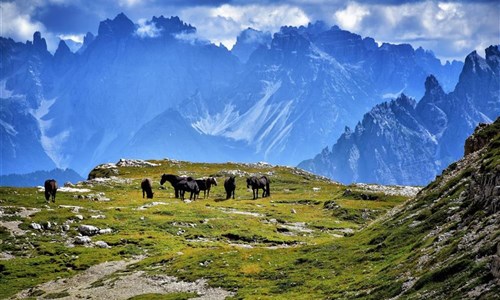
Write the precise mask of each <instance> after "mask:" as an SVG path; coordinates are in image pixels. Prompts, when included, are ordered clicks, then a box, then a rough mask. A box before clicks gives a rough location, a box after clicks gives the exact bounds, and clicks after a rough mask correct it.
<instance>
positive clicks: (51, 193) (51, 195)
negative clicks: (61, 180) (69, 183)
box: [45, 179, 57, 202]
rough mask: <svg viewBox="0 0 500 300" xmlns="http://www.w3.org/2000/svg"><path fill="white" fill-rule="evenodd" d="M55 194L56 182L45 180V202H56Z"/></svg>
mask: <svg viewBox="0 0 500 300" xmlns="http://www.w3.org/2000/svg"><path fill="white" fill-rule="evenodd" d="M56 192H57V181H55V180H54V179H47V180H45V200H47V202H49V199H52V202H56Z"/></svg>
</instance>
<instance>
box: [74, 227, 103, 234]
mask: <svg viewBox="0 0 500 300" xmlns="http://www.w3.org/2000/svg"><path fill="white" fill-rule="evenodd" d="M78 232H80V233H81V234H82V235H95V234H97V233H99V228H97V227H95V226H92V225H80V226H78Z"/></svg>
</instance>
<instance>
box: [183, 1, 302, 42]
mask: <svg viewBox="0 0 500 300" xmlns="http://www.w3.org/2000/svg"><path fill="white" fill-rule="evenodd" d="M180 17H181V19H182V20H184V21H185V22H187V23H190V24H192V25H194V26H195V27H196V29H197V34H198V36H199V37H200V38H202V39H207V40H210V41H212V42H213V43H216V44H218V43H222V44H224V45H225V46H226V47H228V48H229V49H231V48H232V46H233V45H234V43H235V42H236V37H237V36H238V34H239V33H240V32H241V31H242V30H244V29H246V28H248V27H252V28H254V29H257V30H262V31H270V32H277V31H279V28H280V27H281V26H283V25H291V26H299V25H306V24H307V23H308V22H309V21H310V20H309V18H308V16H307V15H306V14H305V13H304V12H303V11H302V10H301V9H300V8H298V7H295V6H290V5H267V6H265V5H246V6H234V5H229V4H224V5H221V6H218V7H191V8H186V9H184V10H182V11H181V12H180Z"/></svg>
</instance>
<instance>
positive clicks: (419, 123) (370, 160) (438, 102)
mask: <svg viewBox="0 0 500 300" xmlns="http://www.w3.org/2000/svg"><path fill="white" fill-rule="evenodd" d="M499 63H500V51H499V47H498V46H490V47H489V48H487V49H486V58H482V57H480V56H479V55H477V53H476V52H473V53H471V54H470V55H468V56H467V58H466V60H465V65H464V68H463V70H462V73H461V75H460V79H459V82H458V84H457V86H456V88H455V90H454V91H453V92H451V93H446V92H444V90H443V88H442V87H441V85H440V84H439V82H438V80H437V79H436V78H435V77H434V76H429V77H428V78H427V79H426V81H425V94H424V96H423V97H422V99H421V100H420V101H419V102H418V103H416V101H415V100H413V99H412V98H410V97H408V96H406V95H404V94H402V95H401V96H399V97H398V98H397V99H395V100H392V101H391V102H386V103H383V104H380V105H377V106H375V107H374V108H373V109H372V110H371V111H370V112H369V113H367V114H366V115H365V116H364V117H363V120H362V121H361V122H359V123H358V124H357V125H356V127H355V129H354V130H352V129H350V128H346V129H345V132H344V134H342V135H341V136H340V138H339V139H338V140H337V142H336V144H335V145H333V146H332V148H331V149H328V148H325V149H324V150H323V151H322V152H321V153H320V154H318V155H317V156H316V157H315V158H314V159H311V160H307V161H304V162H302V163H301V164H300V165H299V166H300V167H302V168H304V169H306V170H309V171H313V172H315V173H318V174H322V175H325V176H328V177H330V178H333V179H335V180H339V181H341V182H344V183H350V182H377V183H383V184H407V185H424V184H426V183H428V182H430V181H431V180H432V179H433V178H434V177H435V176H436V175H437V174H439V173H440V172H441V170H442V169H443V168H444V167H445V166H447V165H448V164H450V163H451V162H453V161H455V160H457V159H458V158H459V157H461V155H462V149H463V143H464V141H465V139H466V138H467V136H468V135H470V134H471V133H472V132H473V130H474V127H475V126H476V125H477V124H479V123H481V122H487V123H490V122H492V121H493V120H495V119H496V118H497V117H498V116H500V89H499V87H500V67H499Z"/></svg>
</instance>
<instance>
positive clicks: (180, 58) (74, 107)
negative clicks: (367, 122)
mask: <svg viewBox="0 0 500 300" xmlns="http://www.w3.org/2000/svg"><path fill="white" fill-rule="evenodd" d="M195 32H196V28H194V27H193V26H191V25H189V24H186V23H184V22H182V21H181V20H180V19H179V18H178V17H170V18H165V17H163V16H160V17H153V18H152V19H150V20H148V21H146V22H143V23H141V24H134V23H133V22H132V21H131V20H130V19H128V18H127V17H126V16H125V15H124V14H119V15H117V16H116V17H115V18H114V19H112V20H111V19H107V20H105V21H103V22H101V23H100V26H99V29H98V33H97V35H96V36H94V35H93V34H91V33H88V34H87V35H86V36H85V38H84V42H83V45H82V46H81V48H80V49H79V50H78V51H77V52H76V53H75V52H72V51H71V50H70V48H69V47H68V45H67V44H66V42H64V41H61V42H60V44H59V46H58V48H57V50H56V52H55V53H54V55H52V54H50V53H49V52H48V51H47V47H46V42H45V40H44V39H43V38H42V36H41V35H40V33H35V35H34V39H33V42H27V43H25V44H24V43H15V42H14V41H13V40H11V39H6V38H0V47H1V49H2V51H1V62H2V63H1V65H0V71H1V73H0V88H1V91H2V93H1V94H0V97H2V98H4V99H5V100H7V101H2V103H1V112H2V114H1V115H0V120H1V122H2V123H1V125H2V127H1V128H0V129H1V130H3V132H5V133H3V134H2V142H3V145H6V146H5V147H2V155H3V156H2V167H1V168H0V169H1V170H0V174H8V173H14V172H16V173H17V172H29V171H34V170H39V169H52V168H54V167H60V168H67V167H70V168H73V169H75V170H77V171H78V172H80V173H82V174H84V173H86V172H87V171H88V170H89V169H90V168H92V167H93V166H95V165H96V164H98V163H102V162H107V161H116V160H117V159H119V158H120V157H124V156H134V157H136V158H151V157H176V158H179V159H188V160H208V161H228V160H241V161H259V160H267V161H270V162H273V163H281V164H296V163H297V162H299V161H301V160H303V159H305V158H307V157H312V156H313V155H314V154H315V153H317V152H318V151H320V149H322V148H323V147H324V145H327V144H328V143H330V142H331V141H332V140H333V139H334V138H336V137H338V135H339V134H340V133H341V132H342V131H343V128H344V126H345V125H348V126H354V125H355V121H356V120H358V119H360V118H361V117H362V116H363V114H364V113H366V112H367V111H368V110H369V109H370V108H371V107H373V106H374V105H376V104H378V103H380V102H382V101H383V99H385V97H387V94H394V93H399V92H400V91H404V92H405V93H407V94H408V95H409V96H413V97H416V96H418V95H420V94H422V95H423V94H424V88H423V87H421V86H420V85H419V86H417V85H416V84H415V81H418V82H422V81H423V80H424V79H425V77H426V76H428V75H429V74H436V77H437V79H438V80H439V81H440V82H444V83H446V84H447V85H454V83H455V82H456V81H457V79H458V76H459V70H460V68H461V66H462V65H463V64H462V63H460V62H454V63H451V64H450V63H448V64H445V65H441V64H440V62H439V60H438V59H436V58H435V57H434V55H433V54H432V53H431V52H428V51H425V50H423V49H417V50H414V49H413V48H412V47H411V46H409V45H390V44H384V45H382V46H378V45H377V44H376V43H375V42H374V40H373V39H371V38H368V37H367V38H361V37H360V36H359V35H356V34H353V33H350V32H347V31H344V30H341V29H340V28H338V27H335V26H334V27H331V28H328V27H327V26H326V25H325V24H324V23H321V22H318V23H315V24H309V25H308V26H301V27H283V28H282V29H281V30H280V32H278V33H276V34H274V35H273V36H272V37H271V36H270V35H269V34H268V33H262V32H259V31H256V30H253V29H247V30H245V31H243V32H242V33H241V34H240V36H239V37H238V41H237V43H236V45H235V47H234V48H233V49H232V51H229V50H227V49H226V48H225V47H224V46H216V45H213V44H210V43H208V42H206V41H200V40H197V39H196V35H195ZM457 66H459V67H460V68H458V69H457ZM478 88H482V87H479V86H478ZM445 90H446V88H445ZM4 99H2V100H4ZM174 129H175V130H174Z"/></svg>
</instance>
